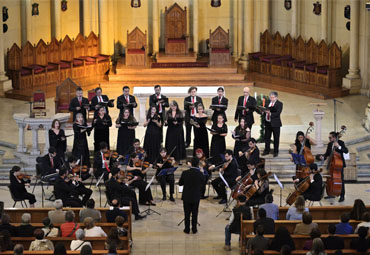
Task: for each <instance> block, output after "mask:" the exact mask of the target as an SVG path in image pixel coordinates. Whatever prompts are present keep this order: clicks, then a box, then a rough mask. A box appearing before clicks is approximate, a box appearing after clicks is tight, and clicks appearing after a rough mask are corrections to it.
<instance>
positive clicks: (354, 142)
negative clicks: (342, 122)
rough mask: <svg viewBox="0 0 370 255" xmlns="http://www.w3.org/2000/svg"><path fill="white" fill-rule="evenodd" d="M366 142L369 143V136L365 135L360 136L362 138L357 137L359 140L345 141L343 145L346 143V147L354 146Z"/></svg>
mask: <svg viewBox="0 0 370 255" xmlns="http://www.w3.org/2000/svg"><path fill="white" fill-rule="evenodd" d="M368 141H370V135H366V136H362V137H359V138H355V139H351V140H348V141H345V143H346V145H347V146H351V145H356V144H359V143H363V142H368Z"/></svg>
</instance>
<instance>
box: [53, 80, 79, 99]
mask: <svg viewBox="0 0 370 255" xmlns="http://www.w3.org/2000/svg"><path fill="white" fill-rule="evenodd" d="M77 87H78V85H77V84H76V83H74V82H73V80H72V79H70V78H67V79H65V80H64V81H63V82H62V83H61V84H60V85H59V86H58V87H57V89H56V95H57V98H56V99H55V101H56V103H57V104H58V105H68V104H69V103H70V101H71V99H72V98H73V97H74V96H75V93H76V89H77Z"/></svg>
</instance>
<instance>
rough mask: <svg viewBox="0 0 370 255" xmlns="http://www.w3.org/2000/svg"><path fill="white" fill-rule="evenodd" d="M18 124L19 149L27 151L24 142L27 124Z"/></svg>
mask: <svg viewBox="0 0 370 255" xmlns="http://www.w3.org/2000/svg"><path fill="white" fill-rule="evenodd" d="M17 124H18V146H17V151H18V152H21V153H24V152H26V151H27V147H26V146H25V144H24V128H25V127H26V125H25V124H24V123H17Z"/></svg>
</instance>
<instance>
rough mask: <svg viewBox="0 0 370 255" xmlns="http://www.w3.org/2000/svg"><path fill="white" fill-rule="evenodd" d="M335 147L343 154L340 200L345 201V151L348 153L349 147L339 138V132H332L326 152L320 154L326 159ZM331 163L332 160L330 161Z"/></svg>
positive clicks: (321, 157)
mask: <svg viewBox="0 0 370 255" xmlns="http://www.w3.org/2000/svg"><path fill="white" fill-rule="evenodd" d="M333 149H334V150H335V151H336V152H338V153H339V154H340V155H341V158H342V161H343V168H342V169H341V177H342V191H341V193H340V198H339V202H343V201H344V196H345V188H344V175H343V169H344V168H345V167H346V161H345V160H344V156H343V154H344V153H348V149H347V147H346V145H345V144H344V142H343V141H342V140H339V137H338V133H336V132H334V131H333V132H330V134H329V143H328V146H327V147H326V152H325V154H324V155H321V156H320V159H321V160H325V159H326V158H328V157H330V155H331V153H332V151H333ZM329 164H330V162H329Z"/></svg>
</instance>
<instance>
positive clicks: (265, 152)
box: [262, 151, 270, 156]
mask: <svg viewBox="0 0 370 255" xmlns="http://www.w3.org/2000/svg"><path fill="white" fill-rule="evenodd" d="M269 154H270V152H269V151H268V152H267V151H263V153H262V156H266V155H269Z"/></svg>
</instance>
